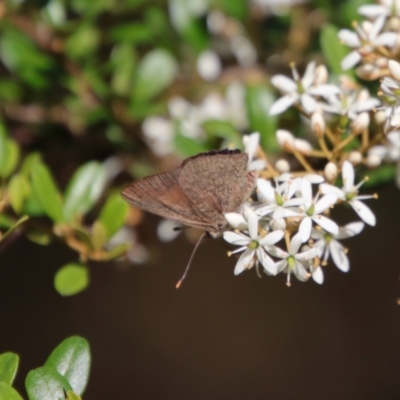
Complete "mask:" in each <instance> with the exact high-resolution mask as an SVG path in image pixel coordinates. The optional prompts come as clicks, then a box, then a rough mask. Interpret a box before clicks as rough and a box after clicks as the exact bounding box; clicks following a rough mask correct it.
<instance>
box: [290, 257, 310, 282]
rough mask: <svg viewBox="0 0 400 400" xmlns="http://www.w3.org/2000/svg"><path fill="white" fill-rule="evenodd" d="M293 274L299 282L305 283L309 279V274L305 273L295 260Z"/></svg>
mask: <svg viewBox="0 0 400 400" xmlns="http://www.w3.org/2000/svg"><path fill="white" fill-rule="evenodd" d="M293 272H294V275H295V276H296V278H297V279H298V280H299V281H301V282H305V281H306V280H307V279H308V278H309V277H310V274H309V273H308V272H307V271H306V269H305V268H304V267H303V265H302V264H301V263H300V262H299V261H297V260H295V265H294V268H293Z"/></svg>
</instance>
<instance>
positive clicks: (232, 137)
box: [202, 120, 242, 147]
mask: <svg viewBox="0 0 400 400" xmlns="http://www.w3.org/2000/svg"><path fill="white" fill-rule="evenodd" d="M202 127H203V129H204V130H205V131H206V133H207V134H208V135H210V136H211V139H212V138H213V137H219V138H222V139H225V140H226V142H230V143H231V144H234V145H235V146H236V147H238V146H239V147H240V146H242V140H241V135H240V134H239V132H238V131H237V129H235V127H234V126H233V125H232V124H231V123H230V122H228V121H220V120H209V121H205V122H204V123H203V124H202Z"/></svg>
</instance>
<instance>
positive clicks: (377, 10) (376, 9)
mask: <svg viewBox="0 0 400 400" xmlns="http://www.w3.org/2000/svg"><path fill="white" fill-rule="evenodd" d="M358 13H359V14H360V15H363V16H364V17H368V18H376V17H378V16H379V15H387V13H388V12H387V9H386V8H385V7H384V6H381V5H377V4H365V5H363V6H361V7H359V8H358Z"/></svg>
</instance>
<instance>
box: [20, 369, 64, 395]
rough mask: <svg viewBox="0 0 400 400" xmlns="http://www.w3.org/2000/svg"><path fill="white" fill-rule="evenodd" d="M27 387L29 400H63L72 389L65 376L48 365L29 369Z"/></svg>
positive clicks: (26, 380)
mask: <svg viewBox="0 0 400 400" xmlns="http://www.w3.org/2000/svg"><path fill="white" fill-rule="evenodd" d="M25 388H26V391H27V393H28V397H29V400H63V399H64V398H65V392H67V391H68V390H71V389H72V388H71V386H70V384H69V383H68V381H67V380H66V379H65V378H64V377H63V376H61V375H60V374H59V373H58V372H57V371H56V370H55V369H54V368H52V367H48V366H44V367H39V368H37V369H34V370H32V371H29V372H28V375H27V376H26V379H25Z"/></svg>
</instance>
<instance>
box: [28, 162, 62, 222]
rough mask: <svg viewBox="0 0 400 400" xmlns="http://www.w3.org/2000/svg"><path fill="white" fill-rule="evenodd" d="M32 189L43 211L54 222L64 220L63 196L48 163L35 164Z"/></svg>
mask: <svg viewBox="0 0 400 400" xmlns="http://www.w3.org/2000/svg"><path fill="white" fill-rule="evenodd" d="M32 189H33V192H34V194H35V197H36V199H37V200H38V202H39V204H40V206H41V207H42V209H43V211H44V212H45V213H46V214H47V216H48V217H49V218H51V219H52V220H53V221H54V222H56V223H58V222H62V221H63V220H64V217H63V213H62V198H61V195H60V193H59V192H58V190H57V187H56V184H55V182H54V180H53V177H52V176H51V173H50V171H49V169H48V168H47V166H46V165H44V164H42V163H36V164H34V168H33V171H32Z"/></svg>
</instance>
